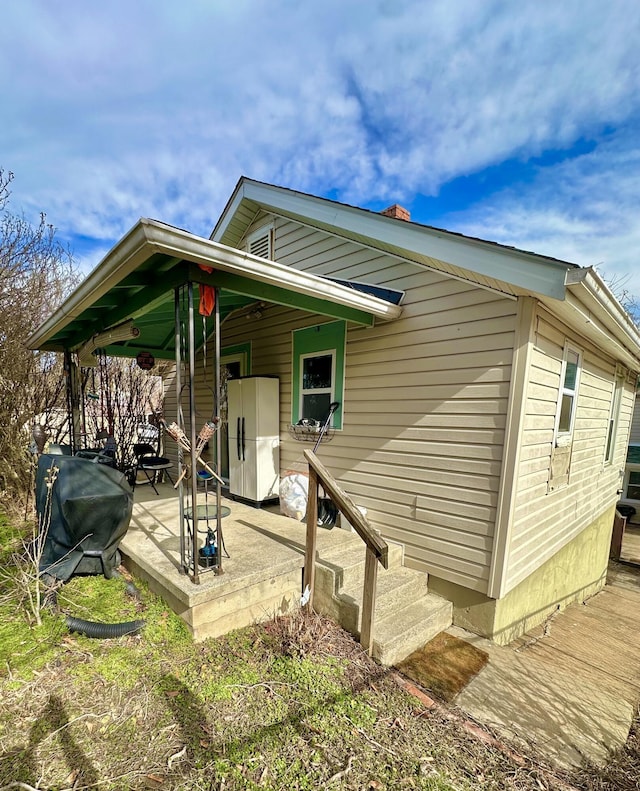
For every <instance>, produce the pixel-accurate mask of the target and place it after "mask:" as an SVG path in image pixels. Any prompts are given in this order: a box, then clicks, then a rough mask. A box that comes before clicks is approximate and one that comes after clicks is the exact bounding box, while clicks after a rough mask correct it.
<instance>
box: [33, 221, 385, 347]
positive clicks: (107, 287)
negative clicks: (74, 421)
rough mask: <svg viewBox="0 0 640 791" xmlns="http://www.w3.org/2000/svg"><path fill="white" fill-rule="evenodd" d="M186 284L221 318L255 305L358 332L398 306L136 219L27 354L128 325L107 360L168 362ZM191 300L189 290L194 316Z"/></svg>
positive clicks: (199, 328) (200, 326)
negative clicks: (133, 332) (131, 332)
mask: <svg viewBox="0 0 640 791" xmlns="http://www.w3.org/2000/svg"><path fill="white" fill-rule="evenodd" d="M200 264H201V265H204V266H207V267H211V268H212V269H213V272H212V273H211V274H209V273H207V272H205V271H203V270H202V269H201V268H200V266H199V265H200ZM189 281H193V282H194V283H199V282H200V283H208V284H210V285H214V286H217V287H218V288H219V301H220V317H221V319H224V318H225V316H228V315H229V314H230V313H231V312H233V311H235V310H238V309H239V308H242V307H245V306H247V305H250V304H251V303H253V302H256V301H262V302H268V303H275V304H278V305H286V306H289V307H294V308H297V309H299V310H304V311H308V312H312V313H315V314H318V315H321V316H326V317H330V318H339V319H345V320H347V321H352V322H355V323H358V324H364V325H370V324H373V321H374V319H375V318H378V319H393V318H396V317H397V316H399V315H400V313H401V308H400V307H399V306H397V305H394V304H391V303H389V302H387V301H385V300H383V299H380V298H379V297H375V296H372V295H370V294H366V293H362V292H360V291H355V290H354V289H351V288H348V287H347V286H344V285H341V284H339V283H336V282H334V281H330V280H327V279H326V278H322V277H318V276H316V275H310V274H307V273H304V272H299V271H297V270H294V269H292V268H290V267H287V266H283V265H281V264H278V263H276V262H274V261H268V260H266V259H263V258H258V257H256V256H252V255H249V254H248V253H243V252H241V251H239V250H237V249H235V248H231V247H227V246H226V245H222V244H219V243H217V242H212V241H210V240H208V239H203V238H202V237H199V236H194V235H193V234H190V233H188V232H187V231H183V230H180V229H178V228H174V227H172V226H168V225H165V224H163V223H160V222H157V221H155V220H148V219H142V220H140V221H139V222H138V223H137V224H136V225H135V226H134V227H133V228H132V229H131V231H129V233H128V234H127V235H126V236H124V237H123V238H122V239H121V240H120V242H118V244H117V245H116V246H115V247H114V248H113V250H112V251H111V252H110V253H109V254H108V255H107V256H106V257H105V258H104V259H103V261H102V262H101V263H100V264H99V265H98V266H97V267H96V268H95V269H94V270H93V272H92V273H91V274H90V275H89V276H88V277H87V279H86V280H85V281H83V283H81V285H80V286H79V287H78V288H77V289H76V290H75V291H74V292H73V293H72V294H71V296H70V297H69V298H68V299H67V300H66V301H65V303H64V304H63V305H62V306H61V307H60V308H59V309H58V310H57V311H55V312H54V313H53V314H52V315H51V316H50V317H49V319H47V321H45V322H44V324H42V326H41V327H39V329H38V330H37V331H36V332H35V333H34V334H33V335H32V336H31V338H29V342H28V343H29V347H30V348H32V349H44V350H50V351H64V350H76V349H78V348H79V347H80V346H82V345H83V344H84V343H86V342H87V341H89V340H90V339H91V338H92V337H93V336H94V335H95V334H97V333H100V332H103V331H105V330H107V329H109V328H111V327H113V326H115V325H118V324H120V323H122V322H124V321H127V320H129V319H132V320H133V321H134V323H135V326H136V327H137V328H138V329H139V330H140V335H139V336H138V337H137V338H134V339H131V340H128V341H122V342H119V343H114V344H112V345H110V346H107V347H106V351H107V353H108V354H110V355H114V356H123V357H135V355H136V354H137V353H138V352H139V351H148V352H151V353H152V354H153V355H154V356H155V357H157V358H159V359H162V358H165V359H173V358H174V357H175V332H174V315H175V309H174V289H175V288H176V286H179V285H182V284H184V283H187V282H189ZM198 298H199V294H198V288H197V287H196V288H195V289H194V302H195V310H196V313H197V305H198ZM210 329H211V327H209V328H208V331H210ZM196 332H197V334H198V337H197V339H196V340H197V342H198V343H200V342H201V341H202V333H203V323H202V322H201V321H196Z"/></svg>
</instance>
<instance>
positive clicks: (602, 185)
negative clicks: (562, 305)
mask: <svg viewBox="0 0 640 791" xmlns="http://www.w3.org/2000/svg"><path fill="white" fill-rule="evenodd" d="M633 142H634V141H633V140H629V139H625V137H624V136H622V138H619V137H618V138H615V139H613V140H611V141H609V142H608V143H605V144H603V145H601V146H600V147H599V148H598V149H597V150H595V151H593V152H591V153H589V154H584V155H583V156H581V157H578V158H576V159H573V160H570V161H566V162H562V163H560V164H557V165H555V166H553V167H548V168H545V169H542V170H540V172H539V173H538V177H537V178H536V179H535V181H534V182H533V183H532V184H527V185H513V186H511V187H509V188H508V189H505V190H503V191H502V192H500V193H499V194H497V195H495V196H492V197H491V198H489V199H487V200H485V201H483V202H482V203H480V204H479V205H477V206H475V207H473V208H472V209H471V210H469V211H468V212H465V213H462V214H459V215H451V216H449V217H447V218H444V221H445V223H446V224H447V225H448V227H450V228H452V229H455V230H457V231H460V232H461V233H465V234H468V235H470V236H480V237H482V238H484V239H489V240H491V241H497V242H501V243H503V244H508V245H513V246H515V247H519V248H521V249H524V250H532V251H534V252H537V253H541V254H543V255H550V256H553V257H555V258H560V259H562V260H566V261H570V262H572V263H577V264H580V265H581V266H595V267H597V268H598V270H599V271H600V273H601V274H602V275H603V276H604V277H605V279H606V280H607V281H608V282H609V283H610V284H612V287H613V289H614V291H615V292H617V293H619V292H620V291H621V290H623V289H626V290H627V291H630V292H631V293H633V294H635V295H636V296H637V297H640V266H639V265H638V250H639V249H640V222H639V219H638V218H640V193H639V192H638V171H639V169H640V150H638V149H636V148H634V147H633Z"/></svg>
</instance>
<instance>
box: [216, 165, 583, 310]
mask: <svg viewBox="0 0 640 791" xmlns="http://www.w3.org/2000/svg"><path fill="white" fill-rule="evenodd" d="M243 198H247V199H248V200H251V201H254V202H256V203H258V204H260V205H261V206H262V207H263V208H264V209H265V210H266V211H273V212H276V213H277V212H282V213H283V214H285V215H287V216H289V217H292V218H295V219H298V220H299V221H300V222H303V223H306V224H307V225H309V224H310V225H318V226H320V227H323V228H324V229H325V230H329V231H331V229H332V228H333V229H335V232H336V233H338V234H340V232H341V231H342V232H343V233H344V234H345V235H347V236H352V237H354V238H356V237H365V238H366V239H367V240H368V241H369V243H370V244H371V245H372V246H374V247H375V246H376V242H379V243H381V244H382V245H385V246H389V245H390V246H392V247H393V248H395V250H397V252H398V254H399V255H401V256H402V257H404V258H407V259H409V260H417V259H416V256H417V257H418V262H419V258H420V257H426V258H432V259H437V260H440V261H444V262H446V263H449V264H452V265H454V266H457V267H460V268H462V269H466V270H468V271H469V272H473V273H476V274H479V275H482V276H484V277H489V278H494V279H495V280H501V281H504V282H506V283H510V284H512V285H514V286H518V287H520V288H522V289H525V290H526V291H528V292H532V294H539V295H542V296H547V297H552V298H554V299H563V298H564V295H565V277H566V274H567V271H568V270H571V269H572V268H573V266H574V265H573V264H569V263H564V262H562V261H555V260H553V259H549V258H546V257H544V256H539V255H536V254H535V253H527V252H525V251H520V250H515V249H512V248H507V247H503V246H501V245H498V244H494V243H491V242H485V241H482V240H480V239H471V238H469V237H464V236H461V235H458V234H453V233H449V232H448V231H440V230H437V229H435V228H427V227H425V226H421V225H417V224H416V223H410V222H402V221H399V220H396V219H393V218H390V217H385V216H384V215H381V214H375V213H374V212H369V211H367V210H364V209H359V208H356V207H353V206H346V205H344V204H340V203H335V202H334V201H330V200H327V199H324V198H317V197H315V196H313V195H305V194H302V193H297V192H294V191H292V190H286V189H283V188H281V187H273V186H270V185H267V184H262V183H260V182H255V181H251V180H243V181H242V182H241V183H240V184H239V185H238V187H237V188H236V192H235V194H234V196H233V198H232V199H231V200H230V202H229V204H228V205H227V207H226V208H225V210H224V213H223V216H222V217H221V219H220V221H219V222H218V224H217V225H216V228H215V229H214V232H213V234H212V238H215V239H220V238H221V237H222V235H223V234H224V232H225V229H226V228H227V227H228V225H229V223H230V222H231V220H232V218H233V214H234V212H235V211H236V210H237V208H238V206H239V204H240V202H241V201H242V199H243Z"/></svg>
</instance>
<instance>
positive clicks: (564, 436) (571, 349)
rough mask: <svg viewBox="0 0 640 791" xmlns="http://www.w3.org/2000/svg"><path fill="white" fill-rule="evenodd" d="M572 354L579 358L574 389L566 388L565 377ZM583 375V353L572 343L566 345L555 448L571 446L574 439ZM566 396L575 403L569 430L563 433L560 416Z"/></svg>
mask: <svg viewBox="0 0 640 791" xmlns="http://www.w3.org/2000/svg"><path fill="white" fill-rule="evenodd" d="M570 353H573V354H575V355H576V356H577V358H578V362H577V370H576V381H575V383H574V386H573V389H570V388H568V387H565V376H566V372H567V357H568V356H569V354H570ZM581 374H582V351H581V350H580V349H578V347H577V346H573V344H571V343H565V346H564V351H563V354H562V368H561V370H560V391H559V394H558V405H557V409H556V422H555V429H554V433H553V440H554V442H553V444H554V446H555V447H561V446H566V445H570V444H571V441H572V438H573V430H574V427H575V422H576V412H577V411H578V394H579V390H580V378H581ZM565 396H571V397H572V398H573V402H572V405H571V416H570V419H569V428H568V430H564V431H561V430H560V416H561V414H562V402H563V399H564V397H565Z"/></svg>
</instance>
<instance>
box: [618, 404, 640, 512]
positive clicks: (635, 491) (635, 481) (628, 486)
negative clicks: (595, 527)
mask: <svg viewBox="0 0 640 791" xmlns="http://www.w3.org/2000/svg"><path fill="white" fill-rule="evenodd" d="M620 501H621V502H622V503H623V504H624V505H629V506H632V507H633V508H635V509H636V513H635V514H632V515H631V516H630V517H629V518H628V519H627V521H628V522H630V523H631V524H636V525H637V524H640V401H638V400H637V399H636V404H635V408H634V410H633V415H632V418H631V431H630V433H629V447H628V449H627V459H626V464H625V467H624V480H623V483H622V491H621V494H620Z"/></svg>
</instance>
